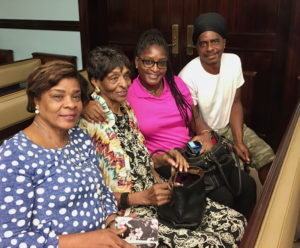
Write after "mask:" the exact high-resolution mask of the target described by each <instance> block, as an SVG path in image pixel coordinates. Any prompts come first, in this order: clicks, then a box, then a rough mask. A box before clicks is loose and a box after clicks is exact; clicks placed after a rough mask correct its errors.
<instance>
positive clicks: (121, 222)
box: [115, 216, 158, 247]
mask: <svg viewBox="0 0 300 248" xmlns="http://www.w3.org/2000/svg"><path fill="white" fill-rule="evenodd" d="M123 227H127V230H126V231H125V232H124V233H123V234H122V235H121V237H122V238H123V239H124V240H125V241H126V242H128V243H130V244H132V245H133V246H134V247H156V246H157V245H158V220H157V219H155V218H138V217H137V218H132V217H127V216H124V217H122V216H118V217H117V218H116V223H115V228H116V229H120V228H123Z"/></svg>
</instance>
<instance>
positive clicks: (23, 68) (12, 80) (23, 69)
mask: <svg viewBox="0 0 300 248" xmlns="http://www.w3.org/2000/svg"><path fill="white" fill-rule="evenodd" d="M40 64H41V61H40V60H39V59H25V60H20V61H16V62H13V63H10V64H5V65H0V88H5V87H8V86H11V85H14V84H17V83H21V82H25V81H26V79H27V77H28V76H29V74H30V73H31V72H32V71H33V70H34V69H35V68H36V67H37V66H39V65H40Z"/></svg>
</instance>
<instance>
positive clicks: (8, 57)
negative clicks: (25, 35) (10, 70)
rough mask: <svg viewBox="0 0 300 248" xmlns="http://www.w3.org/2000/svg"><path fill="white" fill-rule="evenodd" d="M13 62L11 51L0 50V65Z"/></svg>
mask: <svg viewBox="0 0 300 248" xmlns="http://www.w3.org/2000/svg"><path fill="white" fill-rule="evenodd" d="M12 62H14V53H13V50H9V49H0V65H4V64H8V63H12Z"/></svg>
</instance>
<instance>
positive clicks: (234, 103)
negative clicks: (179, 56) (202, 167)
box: [179, 13, 274, 183]
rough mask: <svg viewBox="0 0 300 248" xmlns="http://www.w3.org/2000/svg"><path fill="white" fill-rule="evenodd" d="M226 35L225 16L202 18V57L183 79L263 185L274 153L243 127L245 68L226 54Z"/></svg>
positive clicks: (197, 29) (197, 39) (198, 36)
mask: <svg viewBox="0 0 300 248" xmlns="http://www.w3.org/2000/svg"><path fill="white" fill-rule="evenodd" d="M226 35H227V30H226V22H225V20H224V18H223V17H222V16H221V15H219V14H217V13H205V14H202V15H200V16H199V17H198V18H197V19H196V20H195V23H194V33H193V42H194V44H195V46H196V49H197V52H198V55H199V57H197V58H195V59H193V60H192V61H190V62H189V63H188V64H187V65H186V66H185V67H184V68H183V69H182V70H181V72H180V73H179V76H180V77H181V78H182V79H183V81H184V82H185V83H186V84H187V85H188V87H189V89H190V91H191V94H192V97H193V100H194V103H195V104H197V105H198V108H199V112H200V114H201V115H202V117H203V119H204V120H205V121H206V123H207V124H208V125H209V126H210V127H211V128H212V129H214V130H215V131H217V132H218V133H219V134H221V135H224V136H226V137H227V138H230V139H233V141H234V143H235V146H236V149H237V152H238V154H239V156H240V158H241V159H242V160H243V161H244V162H245V163H246V164H250V165H251V166H252V167H254V168H256V169H257V170H258V173H259V177H260V180H261V182H262V183H263V182H264V181H265V178H266V175H267V173H268V170H269V167H270V164H271V163H272V161H273V159H274V152H273V150H272V149H271V147H270V146H269V145H268V144H267V143H265V142H264V141H263V140H262V139H260V138H259V137H258V136H257V135H256V134H255V132H254V131H253V130H251V129H250V128H248V127H247V126H246V125H245V124H244V123H243V108H242V103H241V86H242V85H243V84H244V78H243V72H242V66H241V61H240V58H239V57H238V56H237V55H235V54H231V53H223V52H224V48H225V45H226Z"/></svg>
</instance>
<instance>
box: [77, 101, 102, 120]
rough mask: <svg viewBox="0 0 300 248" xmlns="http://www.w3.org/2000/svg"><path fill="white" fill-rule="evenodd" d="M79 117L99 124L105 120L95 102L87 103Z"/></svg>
mask: <svg viewBox="0 0 300 248" xmlns="http://www.w3.org/2000/svg"><path fill="white" fill-rule="evenodd" d="M81 116H82V117H83V118H84V119H86V120H87V121H88V122H97V123H101V122H104V121H106V120H107V116H106V113H105V111H104V109H103V107H102V105H101V104H100V103H99V102H97V101H93V100H91V101H89V103H88V104H87V105H86V106H85V108H84V109H83V110H82V113H81Z"/></svg>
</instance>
